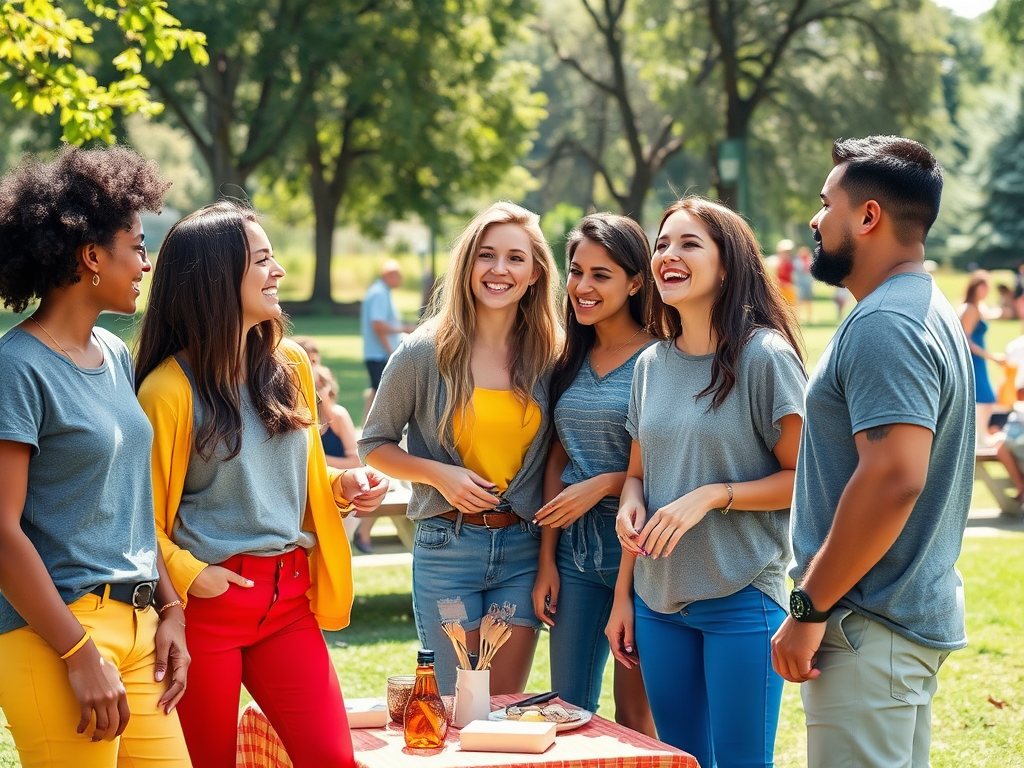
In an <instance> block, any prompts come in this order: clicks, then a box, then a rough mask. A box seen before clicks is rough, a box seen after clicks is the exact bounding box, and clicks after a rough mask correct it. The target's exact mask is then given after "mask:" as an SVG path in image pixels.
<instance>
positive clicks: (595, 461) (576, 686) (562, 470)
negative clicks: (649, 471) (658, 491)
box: [533, 213, 666, 736]
mask: <svg viewBox="0 0 1024 768" xmlns="http://www.w3.org/2000/svg"><path fill="white" fill-rule="evenodd" d="M566 251H567V254H568V260H569V265H568V273H569V277H568V281H567V293H568V296H567V300H566V310H565V313H566V317H565V323H566V342H565V347H564V349H563V350H562V353H561V355H560V357H559V359H558V361H557V363H556V366H555V371H554V375H553V378H552V397H551V403H552V408H553V420H554V425H555V430H556V439H554V440H552V445H551V450H550V453H549V455H548V462H547V467H546V471H545V474H544V499H545V501H546V504H545V505H544V507H542V508H541V509H540V510H539V511H538V512H537V522H538V523H539V524H540V525H542V526H543V530H542V539H541V554H540V563H539V567H538V573H537V582H536V585H535V586H534V590H533V600H534V610H535V612H536V614H537V616H539V617H541V620H542V621H543V622H545V623H546V624H548V625H549V626H550V627H551V683H552V687H553V688H554V689H555V690H557V691H559V692H560V694H561V696H562V698H563V699H565V700H566V701H569V702H572V703H573V704H576V705H578V706H581V707H584V708H586V709H588V710H591V711H593V710H596V709H597V705H598V699H599V697H600V695H601V681H602V677H603V675H604V668H605V662H606V661H607V659H608V653H609V648H608V641H607V639H606V638H605V636H604V626H605V623H606V622H607V620H608V616H609V612H610V610H611V606H612V599H613V596H614V595H613V592H614V586H615V580H616V576H617V574H618V568H619V557H620V555H621V547H620V546H619V542H618V539H616V537H615V514H616V512H617V510H618V504H619V499H618V496H619V491H620V490H621V488H622V482H623V480H624V479H625V477H626V468H627V466H628V464H629V447H630V437H629V434H628V433H627V432H626V428H625V422H626V410H627V408H628V405H629V396H630V387H631V384H632V381H633V364H634V363H635V362H636V358H637V356H638V355H639V354H640V351H641V350H642V349H643V348H644V347H646V346H647V345H648V344H650V343H651V342H652V341H654V340H655V339H656V338H664V337H665V334H666V331H665V327H666V326H665V324H664V306H663V304H662V303H661V298H660V297H659V296H658V292H657V290H656V289H655V288H654V281H653V278H652V276H651V265H650V248H649V246H648V243H647V236H646V235H645V234H644V231H643V229H642V228H641V227H640V225H639V224H637V223H636V222H635V221H633V220H632V219H629V218H626V217H625V216H616V215H613V214H608V213H598V214H593V215H590V216H587V217H586V218H584V219H583V221H582V222H581V223H580V226H579V228H578V229H576V230H575V231H574V232H572V233H571V234H570V237H569V242H568V244H567V247H566ZM615 718H616V720H617V721H618V722H620V723H622V724H623V725H626V726H628V727H630V728H633V729H635V730H638V731H641V732H643V733H647V734H650V735H652V736H653V735H654V721H653V720H652V718H651V712H650V708H649V707H648V706H647V697H646V695H645V694H644V686H643V680H642V679H641V677H640V670H639V669H638V668H636V667H634V668H632V669H628V668H627V667H625V666H623V665H622V664H620V663H616V665H615Z"/></svg>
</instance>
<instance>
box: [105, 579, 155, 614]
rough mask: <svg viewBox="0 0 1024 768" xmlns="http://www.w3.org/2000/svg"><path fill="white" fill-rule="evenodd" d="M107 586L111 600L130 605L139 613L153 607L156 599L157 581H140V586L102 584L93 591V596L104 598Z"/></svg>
mask: <svg viewBox="0 0 1024 768" xmlns="http://www.w3.org/2000/svg"><path fill="white" fill-rule="evenodd" d="M107 586H109V587H110V595H109V597H110V599H111V600H117V602H119V603H128V605H130V606H131V607H132V608H134V609H135V610H137V611H142V610H145V609H146V608H148V607H149V606H151V605H153V598H154V597H156V582H155V581H140V582H139V583H138V584H110V585H107V584H100V585H99V586H98V587H96V588H95V589H93V590H91V591H92V594H94V595H99V596H100V597H103V593H104V591H106V588H107Z"/></svg>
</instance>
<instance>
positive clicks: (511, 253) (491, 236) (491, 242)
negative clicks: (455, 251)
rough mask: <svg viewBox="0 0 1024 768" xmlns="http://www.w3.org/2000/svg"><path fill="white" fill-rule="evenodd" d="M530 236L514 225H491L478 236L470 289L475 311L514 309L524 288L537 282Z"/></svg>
mask: <svg viewBox="0 0 1024 768" xmlns="http://www.w3.org/2000/svg"><path fill="white" fill-rule="evenodd" d="M538 277H540V267H539V266H538V265H537V264H536V263H534V260H533V249H532V247H531V243H530V236H529V235H528V234H527V233H526V230H525V229H523V228H522V227H521V226H519V225H518V224H493V225H491V226H490V227H488V228H487V229H486V230H485V231H484V234H483V236H482V237H481V238H480V245H479V246H478V248H477V252H476V257H475V258H474V261H473V267H472V269H471V271H470V290H471V291H472V292H473V297H474V299H476V307H477V310H478V311H479V310H481V309H493V310H498V309H508V308H510V307H511V308H513V309H514V308H515V307H516V306H518V304H519V300H520V299H521V298H523V295H524V294H525V293H526V290H527V288H529V287H530V286H531V285H533V284H534V283H535V282H537V278H538Z"/></svg>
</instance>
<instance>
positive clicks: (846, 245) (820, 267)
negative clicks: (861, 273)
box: [811, 230, 854, 288]
mask: <svg viewBox="0 0 1024 768" xmlns="http://www.w3.org/2000/svg"><path fill="white" fill-rule="evenodd" d="M814 239H815V241H816V242H817V243H818V244H817V245H816V246H815V248H814V258H813V259H812V260H811V276H812V277H814V279H815V280H820V281H821V282H823V283H827V284H828V285H834V286H836V287H837V288H838V287H839V286H841V285H843V284H844V283H845V281H846V278H848V277H849V276H850V273H851V272H852V271H853V249H854V243H853V236H852V235H851V234H850V233H849V232H847V233H846V234H845V235H843V239H842V241H841V242H840V243H839V245H838V246H836V248H835V249H833V250H831V251H827V252H826V251H825V250H824V249H823V248H822V246H821V235H820V234H819V233H818V231H817V230H815V232H814Z"/></svg>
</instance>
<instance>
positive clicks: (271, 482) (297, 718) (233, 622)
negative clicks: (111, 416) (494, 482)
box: [136, 201, 388, 768]
mask: <svg viewBox="0 0 1024 768" xmlns="http://www.w3.org/2000/svg"><path fill="white" fill-rule="evenodd" d="M284 274H285V273H284V270H283V269H282V268H281V266H280V265H279V264H278V263H277V262H276V261H275V260H274V254H273V249H272V247H271V245H270V241H269V239H268V238H267V234H266V232H264V231H263V228H262V227H261V226H260V225H259V222H258V221H257V218H256V215H255V213H253V212H252V211H251V210H250V209H248V208H244V207H242V206H240V205H238V204H236V203H233V202H229V201H223V202H219V203H214V204H213V205H208V206H206V207H205V208H201V209H199V210H198V211H195V212H194V213H191V214H189V215H188V216H186V217H185V218H183V219H182V220H181V221H179V222H178V223H177V224H175V225H174V226H173V227H172V228H171V231H170V232H168V233H167V237H166V238H164V242H163V245H162V247H161V248H160V259H159V261H158V262H157V266H156V270H155V272H154V274H153V288H152V290H151V292H150V296H149V305H148V307H147V308H146V314H145V316H144V318H143V322H142V331H141V333H140V335H139V351H138V356H137V362H136V375H137V378H138V381H139V401H140V402H141V403H142V407H143V409H144V410H145V412H146V415H148V416H149V418H150V421H151V422H152V424H153V429H154V431H155V439H154V443H153V487H154V506H155V513H156V521H157V538H158V540H159V542H160V546H161V549H162V550H163V552H164V555H165V557H166V558H167V567H168V570H169V571H170V576H171V579H172V580H173V582H174V585H175V587H176V588H177V589H178V590H179V592H180V594H181V595H182V599H183V600H184V601H185V602H186V605H185V618H186V622H187V624H188V629H187V637H188V642H189V650H190V651H191V653H192V667H191V671H190V675H189V689H188V693H186V694H185V696H184V698H183V699H182V701H181V707H180V710H181V725H182V729H183V730H184V732H185V740H186V741H187V743H188V748H189V752H190V753H191V755H192V761H193V763H194V764H195V765H196V767H197V768H200V767H201V766H211V767H212V768H230V767H231V766H234V764H235V739H236V736H237V723H238V697H239V692H240V687H241V685H242V684H244V685H245V687H246V689H247V690H248V691H249V693H250V694H252V696H253V698H254V699H255V700H256V701H257V703H258V704H259V705H260V706H261V707H262V708H263V711H264V712H265V713H266V714H267V717H268V718H269V720H270V722H271V723H272V724H273V726H274V728H275V730H276V731H277V733H278V734H279V735H280V737H281V740H282V741H283V742H284V745H285V749H287V750H288V755H289V757H290V758H291V760H292V763H293V764H294V765H295V766H296V768H339V767H342V766H352V765H354V764H355V762H354V758H353V753H352V740H351V738H350V736H349V731H348V727H347V720H346V715H345V702H344V700H343V699H342V695H341V686H340V684H339V682H338V676H337V673H336V672H335V670H334V664H333V663H332V662H331V657H330V655H329V654H328V652H327V644H326V643H325V642H324V637H323V634H322V633H321V631H320V630H321V629H328V630H337V629H342V628H343V627H345V626H347V625H348V621H349V611H350V610H351V608H352V572H351V564H352V559H351V552H350V551H349V548H348V539H347V537H346V536H345V530H344V527H343V525H342V515H343V514H348V513H349V512H351V511H353V509H354V510H358V511H367V512H368V511H372V510H373V509H375V508H376V507H377V506H378V505H379V504H380V502H381V499H382V498H383V497H384V494H385V493H386V492H387V487H388V486H387V478H384V477H382V476H380V475H379V474H376V473H373V472H366V471H364V470H363V469H359V468H356V469H348V470H341V469H334V468H328V466H327V463H326V461H325V460H324V450H323V446H322V445H321V442H320V430H319V424H318V423H317V411H316V391H315V388H314V384H313V372H312V369H311V368H310V364H309V358H308V357H306V353H305V352H304V351H303V350H302V348H301V347H300V346H299V345H298V344H296V343H295V342H294V341H292V340H291V339H285V338H284V328H285V326H284V320H283V318H282V314H281V305H280V303H279V302H278V299H277V288H278V285H279V283H280V281H281V279H282V278H283V277H284ZM368 475H369V477H368Z"/></svg>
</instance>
